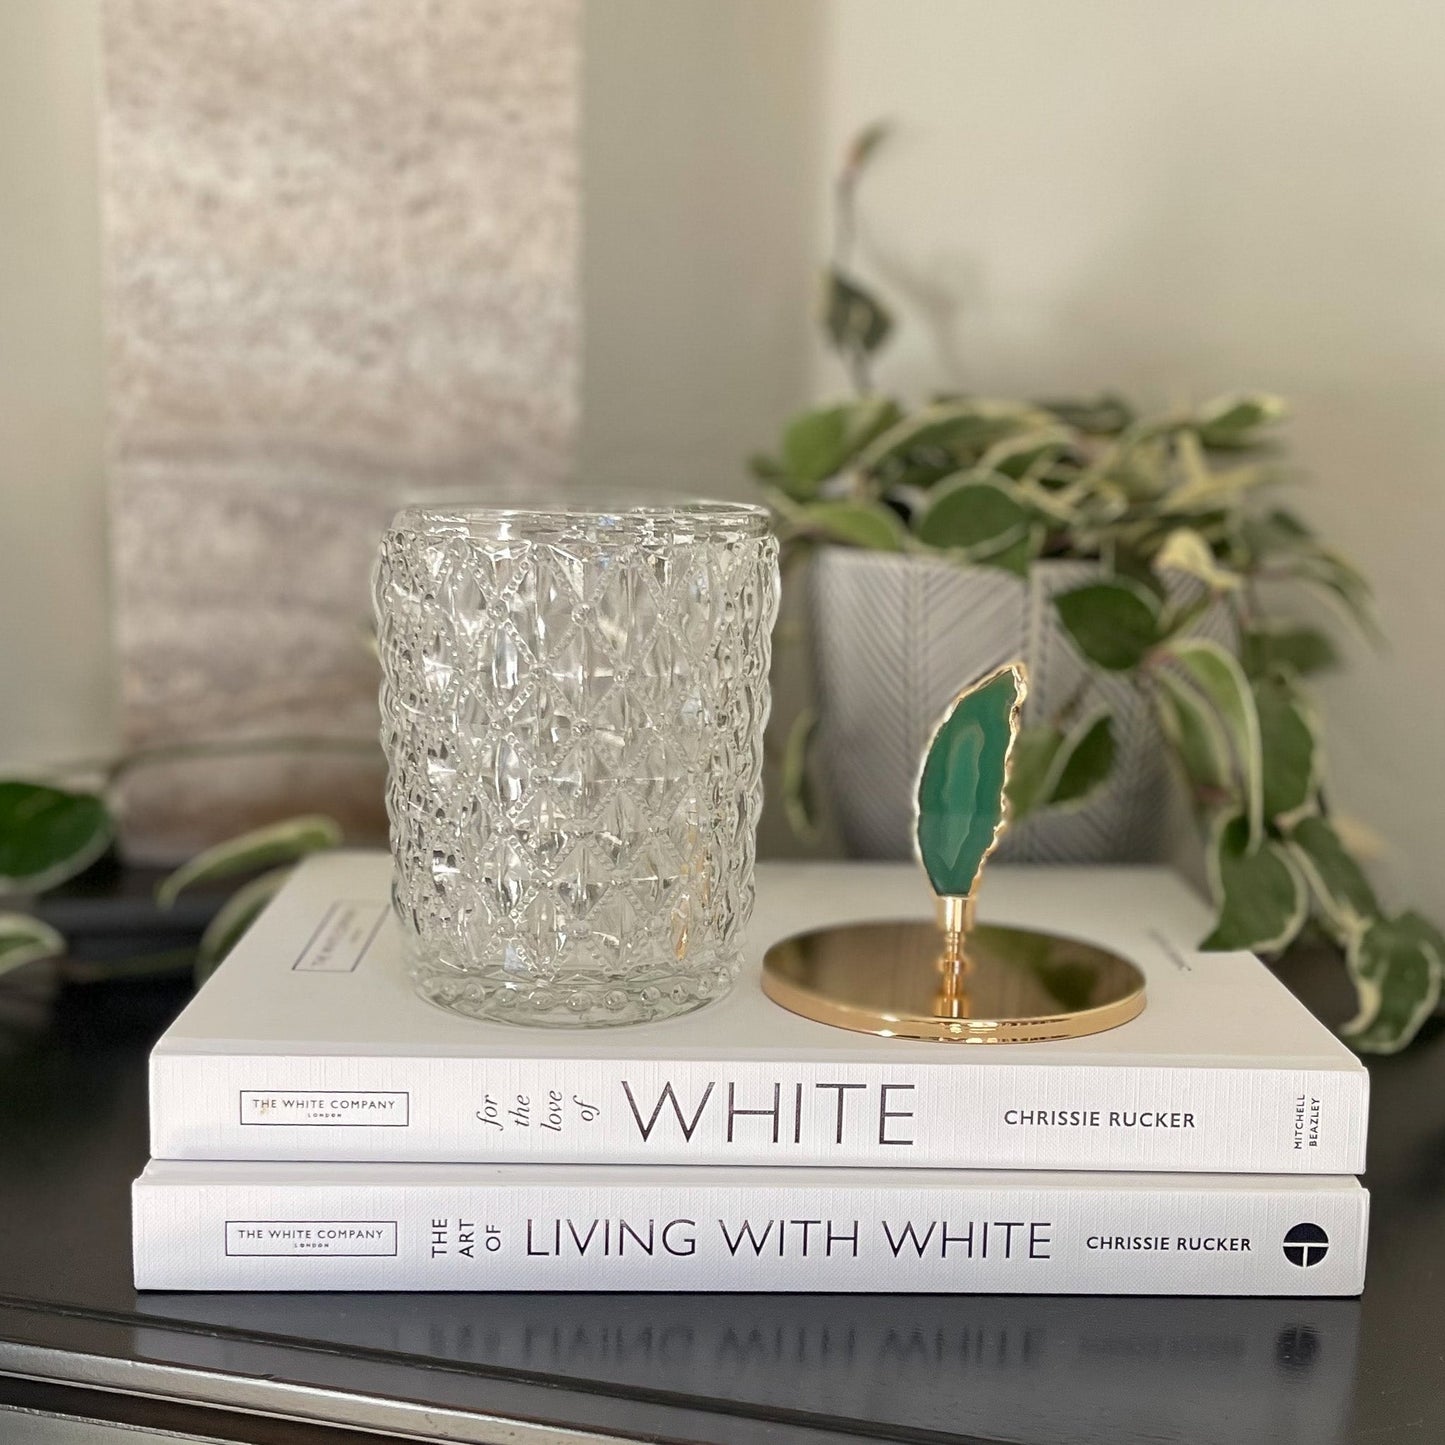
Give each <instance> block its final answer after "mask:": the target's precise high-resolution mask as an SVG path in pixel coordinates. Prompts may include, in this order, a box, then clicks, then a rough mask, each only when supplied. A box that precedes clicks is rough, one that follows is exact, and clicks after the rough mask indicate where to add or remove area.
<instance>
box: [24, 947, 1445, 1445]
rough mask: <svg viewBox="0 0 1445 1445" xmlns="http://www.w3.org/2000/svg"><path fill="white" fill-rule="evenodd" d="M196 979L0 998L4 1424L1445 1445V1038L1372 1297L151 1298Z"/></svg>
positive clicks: (1385, 1139) (1422, 1082) (521, 1437)
mask: <svg viewBox="0 0 1445 1445" xmlns="http://www.w3.org/2000/svg"><path fill="white" fill-rule="evenodd" d="M1283 971H1284V972H1285V975H1286V978H1287V980H1288V981H1289V982H1290V983H1291V985H1292V986H1293V987H1295V988H1296V990H1297V991H1298V992H1300V993H1301V995H1302V996H1304V997H1305V998H1306V999H1307V1000H1308V1001H1309V1002H1310V1003H1311V1005H1312V1006H1313V1007H1315V1008H1316V1010H1317V1011H1318V1012H1319V1013H1320V1014H1321V1016H1322V1017H1325V1018H1327V1019H1332V1020H1337V1019H1338V1018H1339V1017H1340V1016H1342V1014H1343V1013H1344V1011H1345V1010H1346V1009H1347V1008H1348V1003H1349V1000H1348V998H1347V997H1346V996H1344V990H1343V988H1342V985H1341V978H1340V973H1339V968H1338V965H1337V964H1334V963H1333V962H1331V961H1330V960H1327V959H1324V958H1322V957H1309V956H1307V955H1301V956H1298V957H1296V958H1293V959H1291V960H1289V961H1288V962H1287V964H1286V966H1285V968H1284V970H1283ZM186 991H187V984H186V982H185V981H184V980H183V979H179V978H172V979H168V980H167V979H163V980H136V979H131V980H123V981H115V982H96V981H85V982H64V981H61V980H58V979H57V978H56V977H55V975H54V974H53V973H52V972H50V971H48V970H46V969H44V968H40V967H36V968H32V969H29V970H26V971H25V972H23V973H21V974H17V975H15V976H13V977H12V978H10V979H8V980H6V981H5V982H3V983H0V1423H3V1422H4V1421H5V1420H7V1419H20V1418H24V1417H23V1416H22V1415H18V1414H12V1413H11V1412H12V1411H16V1410H30V1411H39V1412H49V1413H51V1414H55V1415H63V1414H71V1415H73V1416H77V1417H83V1418H87V1419H91V1418H93V1419H109V1420H116V1421H121V1422H125V1423H128V1424H131V1425H135V1426H144V1427H147V1428H149V1429H154V1430H162V1429H169V1430H175V1431H179V1432H181V1433H184V1434H190V1435H194V1436H195V1437H197V1438H214V1439H244V1440H256V1441H272V1440H274V1441H278V1442H279V1441H311V1440H337V1441H340V1440H350V1439H361V1438H363V1436H362V1435H361V1434H359V1433H357V1432H360V1431H376V1430H381V1431H388V1432H391V1433H393V1434H396V1435H402V1436H406V1437H412V1438H418V1439H445V1440H478V1441H508V1442H527V1441H538V1442H543V1441H546V1442H551V1441H577V1440H603V1439H623V1440H649V1441H709V1442H713V1441H715V1442H745V1441H746V1442H753V1441H769V1442H779V1445H784V1442H799V1445H801V1442H823V1441H844V1440H855V1441H856V1440H859V1439H863V1440H888V1441H918V1442H923V1441H955V1440H957V1441H1014V1442H1040V1445H1043V1442H1048V1445H1054V1442H1095V1441H1097V1442H1105V1441H1107V1442H1110V1445H1129V1442H1146V1441H1147V1442H1150V1445H1160V1442H1189V1445H1213V1442H1220V1445H1223V1442H1231V1445H1233V1442H1240V1441H1250V1442H1261V1445H1263V1442H1299V1445H1328V1442H1347V1441H1348V1442H1361V1445H1364V1442H1370V1445H1375V1442H1381V1441H1391V1440H1395V1439H1400V1440H1409V1441H1415V1440H1419V1441H1427V1440H1428V1441H1433V1440H1445V1031H1442V1030H1441V1029H1440V1028H1439V1026H1432V1027H1431V1029H1430V1030H1428V1031H1427V1034H1426V1036H1425V1037H1424V1038H1423V1039H1422V1040H1421V1042H1420V1043H1419V1044H1418V1045H1417V1046H1416V1047H1415V1048H1414V1049H1413V1050H1411V1051H1410V1052H1409V1053H1407V1054H1406V1055H1404V1056H1402V1057H1400V1058H1396V1059H1387V1060H1381V1061H1379V1062H1377V1063H1376V1064H1375V1065H1374V1068H1373V1076H1374V1081H1373V1096H1374V1097H1373V1104H1372V1118H1371V1145H1370V1173H1369V1176H1368V1179H1367V1183H1368V1184H1369V1185H1370V1187H1371V1189H1372V1191H1373V1221H1372V1240H1371V1253H1370V1266H1369V1285H1368V1288H1367V1291H1366V1294H1365V1297H1364V1298H1363V1300H1256V1299H1249V1300H1239V1299H1220V1300H1194V1299H1090V1298H1077V1297H1057V1298H1037V1297H1034V1298H1031V1297H982V1296H975V1297H949V1298H919V1297H916V1296H901V1297H885V1296H843V1295H834V1296H799V1295H780V1296H762V1295H742V1296H738V1295H732V1296H728V1295H713V1296H686V1295H652V1296H649V1295H615V1294H614V1295H557V1294H533V1295H221V1294H215V1295H205V1294H190V1295H157V1294H148V1295H141V1296H137V1295H136V1293H135V1291H134V1289H133V1288H132V1286H131V1282H130V1241H129V1232H130V1213H129V1201H128V1189H129V1185H130V1181H131V1179H132V1178H133V1177H134V1175H135V1174H136V1173H137V1172H138V1171H139V1169H140V1167H141V1165H142V1163H143V1162H144V1159H145V1155H146V1078H145V1061H146V1051H147V1049H148V1047H149V1045H150V1043H151V1042H152V1041H153V1040H154V1038H155V1037H156V1036H157V1035H158V1034H159V1033H160V1031H161V1030H162V1029H163V1028H164V1026H165V1024H166V1023H167V1022H168V1021H169V1019H170V1018H171V1017H172V1015H173V1014H174V1013H175V1012H176V1011H177V1010H178V1009H179V1007H180V1006H181V1004H182V1003H183V1002H184V999H185V997H186ZM31 1418H37V1417H35V1416H32V1417H31ZM7 1428H8V1427H7ZM6 1438H9V1437H8V1436H7V1437H6ZM19 1438H22V1439H23V1438H25V1437H24V1436H23V1435H21V1436H20V1437H19ZM46 1438H47V1439H48V1438H50V1437H48V1436H47V1437H46ZM77 1438H82V1437H77Z"/></svg>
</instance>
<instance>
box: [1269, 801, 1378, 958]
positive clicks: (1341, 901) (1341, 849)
mask: <svg viewBox="0 0 1445 1445" xmlns="http://www.w3.org/2000/svg"><path fill="white" fill-rule="evenodd" d="M1289 848H1290V851H1291V853H1292V854H1293V856H1294V860H1295V862H1296V864H1298V865H1299V869H1300V872H1302V873H1303V874H1304V876H1305V879H1306V881H1307V882H1308V883H1309V886H1310V892H1311V893H1312V894H1313V895H1314V900H1315V904H1316V906H1317V907H1318V909H1319V911H1320V913H1321V915H1322V916H1323V918H1324V920H1325V922H1326V923H1328V925H1329V929H1330V932H1331V933H1333V934H1334V936H1335V937H1336V938H1337V939H1339V940H1340V941H1341V942H1348V941H1349V940H1350V939H1353V938H1358V937H1359V936H1360V935H1361V934H1362V933H1363V932H1364V931H1365V929H1366V928H1367V927H1368V926H1369V923H1370V921H1371V920H1372V919H1374V918H1377V917H1379V914H1380V901H1379V899H1378V898H1376V897H1375V890H1374V889H1373V888H1372V887H1370V880H1369V879H1368V878H1366V877H1365V873H1364V870H1363V869H1362V868H1361V867H1360V865H1359V864H1358V863H1357V862H1356V861H1355V860H1354V858H1352V857H1351V856H1350V853H1349V851H1348V850H1347V849H1346V847H1345V845H1344V844H1343V843H1342V842H1341V841H1340V836H1339V834H1338V833H1337V832H1336V831H1335V828H1334V825H1333V824H1332V823H1331V822H1330V821H1329V820H1328V819H1327V818H1321V817H1309V818H1301V819H1300V821H1299V822H1298V823H1296V824H1295V825H1294V827H1293V828H1292V829H1291V830H1290V835H1289Z"/></svg>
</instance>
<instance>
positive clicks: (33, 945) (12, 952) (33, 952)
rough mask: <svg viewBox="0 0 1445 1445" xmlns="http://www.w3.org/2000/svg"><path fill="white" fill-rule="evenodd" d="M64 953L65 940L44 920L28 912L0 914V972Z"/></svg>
mask: <svg viewBox="0 0 1445 1445" xmlns="http://www.w3.org/2000/svg"><path fill="white" fill-rule="evenodd" d="M64 952H65V940H64V939H63V938H62V937H61V936H60V935H59V934H58V933H57V932H56V931H55V930H54V929H53V928H52V927H51V926H50V925H49V924H48V923H42V922H41V921H40V920H39V919H38V918H32V917H30V915H29V914H28V913H0V974H5V973H9V972H10V971H11V969H15V968H20V967H21V966H22V965H24V964H27V963H35V962H37V961H38V960H39V959H42V958H59V957H60V956H61V955H62V954H63V953H64Z"/></svg>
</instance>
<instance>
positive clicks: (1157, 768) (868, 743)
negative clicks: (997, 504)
mask: <svg viewBox="0 0 1445 1445" xmlns="http://www.w3.org/2000/svg"><path fill="white" fill-rule="evenodd" d="M1097 576H1098V568H1097V567H1096V566H1095V565H1094V564H1093V563H1091V562H1075V561H1056V562H1041V563H1036V564H1035V565H1034V566H1033V568H1032V569H1031V570H1030V573H1029V576H1028V578H1027V579H1026V580H1025V579H1021V578H1017V577H1014V576H1011V575H1010V574H1008V573H1007V572H1003V571H1000V570H999V569H998V568H995V567H965V566H959V565H957V564H956V563H952V562H948V561H944V560H940V559H934V558H928V557H916V556H907V555H903V554H900V553H890V552H867V551H862V550H859V549H857V548H850V547H822V548H819V549H818V551H817V553H816V554H815V555H814V557H813V559H812V562H811V564H810V567H809V583H808V593H809V598H808V600H809V612H810V617H811V625H812V633H813V656H814V665H815V669H816V693H817V707H818V722H819V732H818V754H819V761H820V763H821V769H822V773H823V777H824V780H825V783H826V787H827V792H828V801H829V805H830V807H831V809H832V812H833V816H834V817H835V818H836V820H837V822H838V826H839V828H840V831H841V833H842V837H843V842H844V846H845V848H846V850H847V852H848V854H849V855H850V856H851V857H855V858H907V857H911V856H912V851H913V842H912V829H913V789H914V785H915V781H916V778H917V772H918V763H919V758H920V756H921V754H922V751H923V747H924V744H925V743H926V741H927V739H928V736H929V733H930V731H931V730H932V728H933V727H934V725H935V724H936V723H937V722H938V719H939V718H940V716H942V713H943V710H944V708H945V707H947V705H948V703H949V701H950V700H951V699H952V698H953V697H954V696H955V695H956V694H957V692H958V691H959V689H960V688H961V687H963V686H964V685H965V684H966V683H968V682H971V681H972V680H973V679H975V678H976V677H978V676H980V675H981V674H982V673H984V672H988V671H990V670H992V669H993V668H995V667H999V666H1001V665H1002V664H1003V663H1005V662H1008V661H1010V660H1012V659H1013V658H1016V657H1022V658H1023V659H1024V661H1025V662H1026V663H1027V664H1028V669H1029V697H1028V702H1027V704H1026V705H1025V712H1024V721H1025V723H1033V722H1040V721H1044V720H1046V719H1048V718H1050V717H1053V716H1054V715H1055V714H1056V713H1058V711H1059V710H1060V709H1061V708H1062V707H1063V706H1064V705H1065V703H1066V702H1067V701H1068V699H1069V698H1070V697H1071V696H1072V695H1073V693H1074V691H1075V689H1076V688H1077V687H1078V686H1079V684H1080V682H1081V681H1082V679H1083V678H1084V676H1085V673H1086V671H1089V669H1087V668H1086V665H1085V663H1084V662H1083V661H1082V660H1081V659H1080V657H1079V655H1078V653H1077V652H1075V650H1074V648H1073V645H1072V644H1071V643H1070V641H1069V640H1068V637H1067V636H1066V635H1065V633H1064V632H1063V630H1062V628H1061V627H1060V625H1059V622H1058V614H1057V612H1056V611H1055V609H1054V606H1053V601H1052V599H1053V597H1054V595H1055V594H1056V593H1059V592H1067V591H1069V590H1070V589H1072V588H1074V587H1078V586H1081V585H1082V584H1083V583H1085V582H1088V581H1090V580H1091V579H1093V578H1095V577H1097ZM1199 630H1200V631H1202V632H1204V633H1205V634H1206V635H1213V636H1216V637H1218V638H1219V639H1220V640H1225V639H1226V638H1227V637H1228V623H1227V619H1226V618H1225V617H1224V616H1223V614H1222V613H1220V614H1218V615H1214V616H1211V617H1210V618H1209V619H1208V625H1207V626H1205V627H1201V628H1200V629H1199ZM1100 703H1102V704H1104V705H1105V706H1107V707H1108V708H1109V710H1110V712H1111V713H1112V714H1113V718H1114V741H1115V746H1116V761H1115V767H1114V773H1113V776H1112V777H1111V779H1110V781H1109V783H1108V785H1107V786H1106V787H1105V788H1104V789H1102V790H1101V791H1100V792H1099V793H1098V794H1096V795H1095V796H1094V797H1093V798H1091V799H1090V800H1089V801H1088V802H1087V803H1086V804H1084V805H1083V806H1082V807H1078V808H1073V809H1068V810H1064V809H1051V810H1048V811H1046V812H1043V813H1037V814H1035V815H1033V816H1032V817H1030V818H1026V819H1024V820H1023V821H1022V822H1021V823H1019V824H1018V825H1017V826H1016V827H1014V828H1012V829H1011V830H1010V831H1009V833H1008V834H1007V835H1006V837H1005V840H1004V843H1003V845H1002V847H1001V848H1000V850H999V854H998V856H999V857H1000V858H1001V859H1013V860H1015V861H1022V862H1040V863H1045V862H1047V863H1104V862H1108V863H1115V862H1141V861H1148V860H1151V859H1155V858H1158V857H1159V856H1161V853H1162V851H1163V849H1164V847H1165V844H1166V841H1167V840H1166V831H1167V830H1166V813H1167V807H1166V801H1167V795H1166V789H1167V788H1168V786H1169V775H1168V760H1167V758H1166V756H1165V754H1164V745H1163V741H1162V739H1161V738H1160V735H1159V731H1158V727H1157V725H1156V723H1155V721H1154V717H1153V713H1152V710H1151V709H1150V707H1149V705H1148V702H1147V699H1145V698H1144V697H1143V696H1142V695H1141V693H1140V692H1139V690H1138V689H1137V688H1136V687H1135V685H1134V683H1133V681H1132V679H1131V678H1130V676H1128V675H1127V674H1126V675H1122V676H1121V675H1117V674H1110V673H1100V672H1094V674H1093V678H1092V681H1091V683H1090V688H1089V693H1088V697H1087V702H1086V706H1089V707H1093V706H1096V705H1098V704H1100Z"/></svg>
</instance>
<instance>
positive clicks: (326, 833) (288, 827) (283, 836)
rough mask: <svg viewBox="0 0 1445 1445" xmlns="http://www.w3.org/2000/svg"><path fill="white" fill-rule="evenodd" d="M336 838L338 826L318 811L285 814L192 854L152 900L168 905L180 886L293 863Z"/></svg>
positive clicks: (318, 850) (338, 830)
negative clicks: (294, 815) (287, 816)
mask: <svg viewBox="0 0 1445 1445" xmlns="http://www.w3.org/2000/svg"><path fill="white" fill-rule="evenodd" d="M340 842H341V827H340V825H339V824H338V823H337V822H336V821H335V819H333V818H326V817H322V816H320V815H311V816H307V817H301V818H287V819H285V820H284V821H282V822H280V823H272V824H269V825H268V826H267V827H264V828H256V829H254V830H253V831H251V832H249V833H242V834H241V835H240V836H239V837H236V838H230V839H227V841H226V842H224V843H217V844H216V845H215V847H213V848H207V849H206V850H205V852H203V853H198V854H196V856H195V857H194V858H192V859H191V860H190V861H189V862H188V863H186V864H184V865H182V866H181V867H180V868H177V869H176V871H175V872H174V873H172V874H171V875H170V876H169V877H168V878H166V879H165V880H164V881H163V882H162V883H161V885H160V887H159V888H158V889H157V890H156V901H157V902H158V903H159V904H160V905H161V907H163V908H168V907H170V905H171V904H172V903H174V902H175V901H176V899H177V898H178V897H179V896H180V894H181V893H182V891H183V890H184V889H187V888H190V887H192V886H193V885H195V884H197V883H211V882H214V881H215V880H217V879H220V878H234V877H235V876H236V875H237V874H240V873H254V872H255V871H256V870H257V869H258V868H266V867H270V866H272V865H274V864H277V863H293V862H295V861H296V860H297V859H298V858H304V857H305V856H306V855H307V854H308V853H317V852H320V851H322V850H323V849H326V848H334V847H336V845H337V844H338V843H340Z"/></svg>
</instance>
